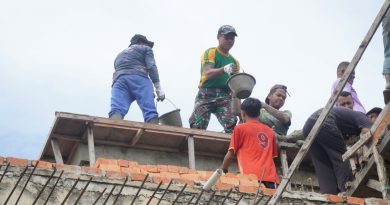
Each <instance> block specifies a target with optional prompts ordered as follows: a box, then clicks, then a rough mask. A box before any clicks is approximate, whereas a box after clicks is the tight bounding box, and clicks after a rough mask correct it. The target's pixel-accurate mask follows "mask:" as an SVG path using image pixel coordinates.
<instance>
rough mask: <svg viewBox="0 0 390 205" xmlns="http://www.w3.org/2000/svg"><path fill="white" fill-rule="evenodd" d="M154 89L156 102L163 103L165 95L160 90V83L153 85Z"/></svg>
mask: <svg viewBox="0 0 390 205" xmlns="http://www.w3.org/2000/svg"><path fill="white" fill-rule="evenodd" d="M154 88H155V89H156V94H157V101H164V99H165V93H164V91H163V90H162V88H161V85H160V82H156V83H154Z"/></svg>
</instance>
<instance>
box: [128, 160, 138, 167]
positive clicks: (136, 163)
mask: <svg viewBox="0 0 390 205" xmlns="http://www.w3.org/2000/svg"><path fill="white" fill-rule="evenodd" d="M127 162H128V163H129V167H132V166H139V164H138V162H134V161H127Z"/></svg>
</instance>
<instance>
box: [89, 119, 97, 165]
mask: <svg viewBox="0 0 390 205" xmlns="http://www.w3.org/2000/svg"><path fill="white" fill-rule="evenodd" d="M87 132H88V154H89V166H90V167H93V165H95V162H96V155H95V142H94V139H93V127H92V125H88V127H87Z"/></svg>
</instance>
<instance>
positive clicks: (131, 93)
mask: <svg viewBox="0 0 390 205" xmlns="http://www.w3.org/2000/svg"><path fill="white" fill-rule="evenodd" d="M130 43H131V44H130V46H129V47H128V48H126V49H125V50H123V51H122V52H120V53H119V54H118V56H117V57H116V59H115V62H114V67H115V72H114V75H113V84H112V90H111V111H110V113H109V117H110V118H116V119H123V118H124V117H125V115H126V114H127V112H128V111H129V108H130V105H131V103H132V102H134V100H136V101H137V104H138V105H139V107H140V108H141V110H142V114H143V117H144V121H145V122H151V123H158V113H157V110H156V106H155V104H154V94H153V85H154V88H155V91H156V94H157V100H158V101H163V100H164V99H165V93H164V91H163V90H162V88H161V85H160V79H159V74H158V70H157V67H156V62H155V60H154V55H153V50H152V48H153V45H154V43H153V42H152V41H149V40H148V39H147V38H146V37H145V36H143V35H140V34H136V35H134V36H133V38H131V40H130Z"/></svg>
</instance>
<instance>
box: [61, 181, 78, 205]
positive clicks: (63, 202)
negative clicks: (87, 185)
mask: <svg viewBox="0 0 390 205" xmlns="http://www.w3.org/2000/svg"><path fill="white" fill-rule="evenodd" d="M79 181H80V177H79V178H77V180H76V182H75V183H74V184H73V186H72V188H70V190H69V192H68V194H67V195H66V196H65V199H64V200H63V201H62V203H61V205H64V204H65V201H66V200H67V199H68V198H69V196H70V194H71V193H72V191H73V189H74V188H75V187H76V185H77V183H79Z"/></svg>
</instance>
